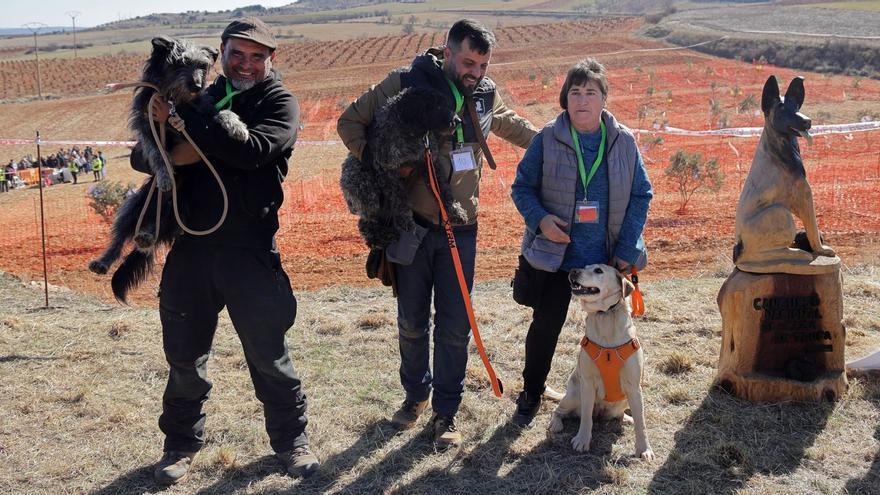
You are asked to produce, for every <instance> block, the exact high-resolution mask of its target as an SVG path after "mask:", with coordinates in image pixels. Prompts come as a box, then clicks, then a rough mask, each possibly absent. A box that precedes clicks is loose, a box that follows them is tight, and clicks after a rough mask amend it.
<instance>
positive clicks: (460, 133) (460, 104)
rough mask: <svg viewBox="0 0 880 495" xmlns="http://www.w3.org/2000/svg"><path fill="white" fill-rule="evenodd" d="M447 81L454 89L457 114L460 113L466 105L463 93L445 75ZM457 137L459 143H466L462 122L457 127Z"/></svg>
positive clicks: (453, 94) (450, 87)
mask: <svg viewBox="0 0 880 495" xmlns="http://www.w3.org/2000/svg"><path fill="white" fill-rule="evenodd" d="M444 79H446V82H447V83H448V84H449V89H451V90H452V96H454V97H455V114H456V115H458V113H459V112H461V107H463V106H464V97H463V96H461V93H460V92H459V91H458V88H456V87H455V83H454V82H452V81H451V80H449V78H448V77H446V76H444ZM455 137H456V138H458V144H459V145H461V144H464V131H463V130H462V128H461V123H459V124H458V125H457V126H456V127H455Z"/></svg>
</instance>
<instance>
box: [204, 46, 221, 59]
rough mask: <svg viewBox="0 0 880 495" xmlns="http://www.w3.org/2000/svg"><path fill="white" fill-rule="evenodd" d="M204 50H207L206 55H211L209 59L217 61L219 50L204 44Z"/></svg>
mask: <svg viewBox="0 0 880 495" xmlns="http://www.w3.org/2000/svg"><path fill="white" fill-rule="evenodd" d="M205 51H206V52H208V55H210V56H211V60H213V61H214V62H216V61H217V57H218V56H219V55H220V50H218V49H216V48H214V47H210V46H206V47H205Z"/></svg>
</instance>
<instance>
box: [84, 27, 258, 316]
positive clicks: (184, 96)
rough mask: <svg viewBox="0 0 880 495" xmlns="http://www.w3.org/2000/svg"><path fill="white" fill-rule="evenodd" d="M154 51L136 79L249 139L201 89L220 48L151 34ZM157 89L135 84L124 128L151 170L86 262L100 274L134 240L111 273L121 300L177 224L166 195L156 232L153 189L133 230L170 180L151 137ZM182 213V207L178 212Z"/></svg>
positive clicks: (170, 136)
mask: <svg viewBox="0 0 880 495" xmlns="http://www.w3.org/2000/svg"><path fill="white" fill-rule="evenodd" d="M152 44H153V51H152V53H151V55H150V58H149V59H148V60H147V62H146V63H145V64H144V72H143V76H142V79H141V81H142V82H145V83H149V84H151V85H154V86H156V87H158V88H159V93H160V94H161V96H163V97H164V98H165V99H166V101H168V102H172V103H173V104H174V105H178V106H179V105H186V104H189V105H193V106H194V107H195V108H196V109H198V111H199V112H200V113H202V114H204V115H213V118H214V120H215V121H217V122H218V123H219V124H220V125H221V126H222V127H223V128H224V129H225V130H226V131H227V133H228V134H229V135H230V136H232V137H234V138H235V139H237V140H240V141H242V142H243V141H245V140H247V138H248V129H247V126H246V125H245V124H244V123H243V122H242V121H241V120H240V119H239V118H238V116H237V115H236V114H235V113H233V112H231V111H229V110H224V111H221V112H218V111H217V110H215V109H214V104H213V101H212V100H211V98H210V97H208V96H207V95H206V94H204V93H203V90H204V89H205V87H206V86H207V82H208V81H207V78H208V73H209V71H210V69H211V67H212V66H213V65H214V62H215V61H216V60H217V56H218V55H219V52H218V51H217V50H216V49H214V48H211V47H207V46H196V45H193V44H192V43H190V42H188V41H186V40H180V39H175V38H169V37H167V36H159V37H156V38H153V40H152ZM155 93H156V90H155V89H153V88H151V87H139V88H138V89H137V90H136V93H135V97H134V101H133V102H132V106H131V113H130V116H129V128H130V129H131V130H132V132H133V133H134V134H135V137H136V139H137V141H138V145H139V148H140V150H141V153H142V155H143V157H144V160H145V161H146V162H147V164H148V165H149V167H150V170H151V171H152V175H151V176H150V178H149V179H147V180H146V181H145V182H144V184H143V185H142V186H141V187H140V188H139V189H138V190H137V191H136V192H135V193H134V194H132V195H131V196H129V197H128V198H127V199H126V200H125V202H124V203H123V204H122V206H121V207H120V208H119V210H118V211H117V213H116V218H115V219H114V222H113V228H112V231H111V242H110V245H109V246H107V249H106V250H105V251H104V253H102V254H101V256H100V257H99V258H97V259H95V260H93V261H92V262H91V263H89V270H91V271H92V272H94V273H97V274H100V275H103V274H105V273H107V271H108V270H109V269H110V266H112V265H113V263H114V262H115V261H116V260H117V259H119V257H120V255H121V254H122V249H123V247H124V246H125V243H126V242H127V241H129V240H133V241H134V243H135V245H136V247H135V248H134V249H132V251H131V252H130V253H129V254H128V255H127V256H126V257H125V259H124V260H123V262H122V264H121V265H120V266H119V268H118V269H117V270H116V272H115V273H114V274H113V278H112V280H111V287H112V289H113V295H114V296H116V298H117V299H118V300H119V301H122V302H125V299H126V294H127V293H128V291H129V290H131V289H132V288H134V287H136V286H137V285H138V284H139V283H140V282H141V281H143V280H144V278H146V276H147V275H148V274H149V273H150V271H151V270H152V268H153V257H154V250H155V246H156V245H157V244H170V243H171V241H172V240H174V238H175V237H176V236H177V234H178V232H179V227H178V225H177V221H176V219H175V217H174V212H173V209H172V205H171V198H170V196H171V195H170V194H166V195H164V197H163V199H162V205H161V209H160V213H159V214H160V221H159V222H160V225H159V226H160V229H159V232H158V235H157V233H156V224H155V220H156V213H155V212H156V208H157V206H156V202H157V195H156V194H153V195H152V198H151V199H150V204H149V205H148V209H147V211H146V214H145V215H144V219H143V223H142V226H141V231H140V232H135V228H136V226H137V223H138V218H139V216H140V214H141V211H142V210H143V208H144V204H145V203H146V202H147V198H148V197H149V193H150V190H151V189H152V188H154V187H156V185H154V182H155V183H156V184H158V188H159V189H160V190H162V191H167V190H169V189H171V185H172V181H171V177H170V175H169V174H168V170H167V169H166V167H165V162H164V160H163V158H162V155H161V152H160V150H159V144H158V143H156V140H155V139H154V138H153V133H152V130H151V127H150V125H151V123H150V119H149V117H148V116H147V113H146V112H147V108H148V106H149V105H150V101H151V98H152V97H153V95H154V94H155ZM165 128H166V136H167V137H166V143H165V149H166V150H171V148H173V147H174V146H175V145H176V144H178V143H180V142H182V141H183V139H184V137H183V135H182V134H180V133H179V132H178V131H176V130H175V129H174V128H173V127H172V126H171V125H170V124H168V123H166V124H165ZM180 213H181V215H182V216H183V217H185V216H186V212H185V211H181V212H180Z"/></svg>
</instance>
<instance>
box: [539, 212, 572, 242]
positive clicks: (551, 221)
mask: <svg viewBox="0 0 880 495" xmlns="http://www.w3.org/2000/svg"><path fill="white" fill-rule="evenodd" d="M560 227H568V222H565V221H564V220H562V219H561V218H559V217H557V216H556V215H547V216H546V217H544V218H542V219H541V223H540V224H538V228H540V229H541V232H542V233H543V234H544V236H545V237H547V239H550V240H551V241H553V242H559V243H562V244H568V243H570V242H571V238H570V237H568V234H566V233H565V231H563V230H562V229H561V228H560Z"/></svg>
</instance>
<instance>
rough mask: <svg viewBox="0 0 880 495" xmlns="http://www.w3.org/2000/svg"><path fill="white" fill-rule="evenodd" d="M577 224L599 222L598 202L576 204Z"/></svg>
mask: <svg viewBox="0 0 880 495" xmlns="http://www.w3.org/2000/svg"><path fill="white" fill-rule="evenodd" d="M576 213H577V215H576V216H575V218H577V223H598V222H599V202H598V201H580V202H578V204H577V210H576Z"/></svg>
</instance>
